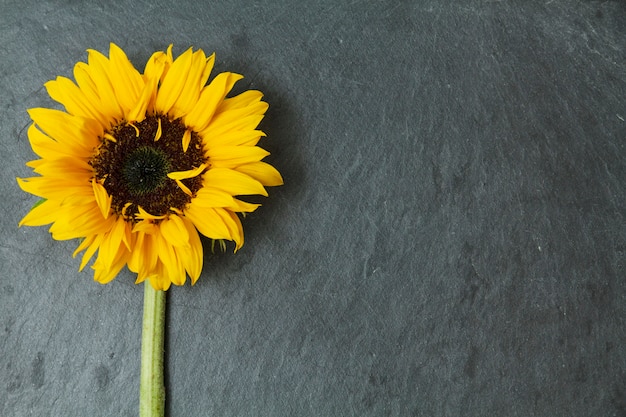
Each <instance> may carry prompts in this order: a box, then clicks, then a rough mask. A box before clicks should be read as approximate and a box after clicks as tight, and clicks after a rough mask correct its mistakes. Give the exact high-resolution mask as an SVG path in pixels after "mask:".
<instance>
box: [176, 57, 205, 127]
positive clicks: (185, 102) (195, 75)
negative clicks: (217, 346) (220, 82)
mask: <svg viewBox="0 0 626 417" xmlns="http://www.w3.org/2000/svg"><path fill="white" fill-rule="evenodd" d="M190 65H191V66H190V68H189V72H188V74H187V77H186V78H185V83H184V84H183V87H182V89H181V92H180V95H179V96H178V99H177V100H176V101H175V103H174V105H173V106H172V109H171V110H170V112H169V113H170V115H171V116H172V117H173V118H175V119H177V118H180V117H183V116H184V115H186V114H187V113H189V112H190V111H191V110H192V109H193V107H194V106H195V104H196V103H197V101H198V98H199V97H200V90H201V89H202V87H203V85H204V83H202V79H203V78H204V75H205V67H206V66H207V59H206V56H205V55H204V52H203V51H202V50H201V49H200V50H197V51H196V52H194V53H193V54H192V57H191V64H190ZM205 82H206V80H205Z"/></svg>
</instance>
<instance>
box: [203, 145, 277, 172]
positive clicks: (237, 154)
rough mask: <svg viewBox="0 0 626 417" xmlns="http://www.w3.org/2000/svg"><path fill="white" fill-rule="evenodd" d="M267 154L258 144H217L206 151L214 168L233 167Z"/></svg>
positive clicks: (261, 157)
mask: <svg viewBox="0 0 626 417" xmlns="http://www.w3.org/2000/svg"><path fill="white" fill-rule="evenodd" d="M269 154H270V153H269V152H268V151H266V150H265V149H262V148H259V147H258V146H218V147H215V148H211V149H210V150H209V151H208V152H207V155H208V156H209V160H210V161H211V166H213V167H215V168H234V167H237V166H239V165H244V164H249V163H252V162H257V161H260V160H261V159H263V158H265V157H266V156H267V155H269Z"/></svg>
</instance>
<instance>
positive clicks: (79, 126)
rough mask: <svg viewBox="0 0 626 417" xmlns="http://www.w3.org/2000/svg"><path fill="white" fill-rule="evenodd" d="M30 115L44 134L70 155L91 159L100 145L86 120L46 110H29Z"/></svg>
mask: <svg viewBox="0 0 626 417" xmlns="http://www.w3.org/2000/svg"><path fill="white" fill-rule="evenodd" d="M28 114H29V115H30V117H31V118H32V119H33V121H34V122H35V123H36V124H37V126H38V127H39V128H40V129H41V130H42V131H43V132H45V133H46V134H47V135H48V136H50V137H51V138H52V139H54V140H55V141H56V142H58V143H59V144H62V145H63V146H65V147H67V148H68V150H67V153H68V154H73V155H75V156H78V157H83V158H89V157H90V156H91V155H92V153H93V149H94V148H95V147H96V146H97V145H98V137H97V136H96V135H93V132H88V131H87V129H86V125H85V121H84V119H81V118H79V117H77V116H72V115H70V114H67V113H65V112H62V111H60V110H54V109H44V108H34V109H29V110H28Z"/></svg>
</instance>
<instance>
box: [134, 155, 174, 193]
mask: <svg viewBox="0 0 626 417" xmlns="http://www.w3.org/2000/svg"><path fill="white" fill-rule="evenodd" d="M169 169H170V163H169V160H168V158H167V155H166V154H165V153H164V152H163V151H161V150H160V149H156V148H153V147H150V146H142V147H141V148H137V149H136V150H135V151H134V152H133V153H131V154H130V155H128V157H127V158H126V161H125V162H124V167H123V168H122V176H123V177H124V180H125V181H126V185H127V186H128V191H129V193H130V194H132V195H134V196H141V195H145V194H148V193H152V192H155V191H157V190H158V189H159V188H160V187H162V186H163V184H164V183H165V181H166V180H167V173H168V172H169Z"/></svg>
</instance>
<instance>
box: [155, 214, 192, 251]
mask: <svg viewBox="0 0 626 417" xmlns="http://www.w3.org/2000/svg"><path fill="white" fill-rule="evenodd" d="M159 228H160V230H161V233H162V234H163V237H164V238H165V240H167V242H168V243H170V244H171V245H172V246H189V233H187V228H186V227H185V223H184V222H183V220H182V219H181V218H180V217H179V216H176V215H173V216H169V217H168V218H167V219H165V220H163V221H162V222H161V224H160V225H159Z"/></svg>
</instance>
